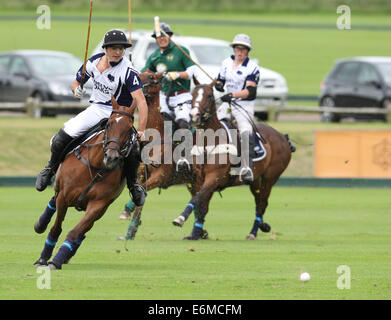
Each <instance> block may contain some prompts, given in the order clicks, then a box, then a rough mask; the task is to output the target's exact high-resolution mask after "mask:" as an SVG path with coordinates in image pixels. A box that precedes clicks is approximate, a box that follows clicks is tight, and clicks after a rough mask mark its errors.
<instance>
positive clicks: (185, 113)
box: [159, 91, 193, 122]
mask: <svg viewBox="0 0 391 320" xmlns="http://www.w3.org/2000/svg"><path fill="white" fill-rule="evenodd" d="M159 98H160V112H166V113H168V114H169V115H171V116H175V121H178V120H179V119H184V120H186V121H187V122H190V110H191V100H192V98H193V97H192V95H191V93H190V92H185V93H181V94H178V95H177V96H172V97H169V101H168V103H169V104H170V106H171V107H173V108H174V110H173V111H171V110H170V109H169V107H168V105H167V102H166V98H167V96H166V95H165V94H163V93H162V92H161V91H160V95H159Z"/></svg>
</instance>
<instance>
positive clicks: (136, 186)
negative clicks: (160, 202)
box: [124, 145, 147, 207]
mask: <svg viewBox="0 0 391 320" xmlns="http://www.w3.org/2000/svg"><path fill="white" fill-rule="evenodd" d="M139 166H140V160H139V150H138V146H137V145H134V146H133V149H132V150H131V151H130V153H129V156H128V157H127V158H126V159H125V163H124V171H125V176H126V184H127V186H128V189H129V193H130V195H131V196H132V200H133V202H134V204H135V205H136V206H137V207H140V206H143V205H144V203H145V198H146V197H147V192H146V191H145V189H144V187H143V186H142V185H141V184H140V183H139V182H138V180H137V171H138V168H139Z"/></svg>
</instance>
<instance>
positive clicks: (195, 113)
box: [190, 108, 200, 122]
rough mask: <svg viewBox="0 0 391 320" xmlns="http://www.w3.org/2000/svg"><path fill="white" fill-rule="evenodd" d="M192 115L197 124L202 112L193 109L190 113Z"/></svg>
mask: <svg viewBox="0 0 391 320" xmlns="http://www.w3.org/2000/svg"><path fill="white" fill-rule="evenodd" d="M190 115H191V119H192V120H193V122H197V119H198V117H199V116H200V111H199V110H198V108H193V109H191V111H190Z"/></svg>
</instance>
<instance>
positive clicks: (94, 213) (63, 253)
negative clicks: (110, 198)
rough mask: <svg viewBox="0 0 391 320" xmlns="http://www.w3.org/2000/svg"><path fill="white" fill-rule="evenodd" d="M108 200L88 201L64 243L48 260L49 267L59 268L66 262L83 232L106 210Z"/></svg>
mask: <svg viewBox="0 0 391 320" xmlns="http://www.w3.org/2000/svg"><path fill="white" fill-rule="evenodd" d="M109 204H110V202H109V203H108V202H107V201H102V200H100V201H90V202H89V203H88V205H87V209H86V213H85V214H84V215H83V217H82V218H81V220H80V222H79V223H78V224H77V225H76V226H75V228H73V229H72V230H71V231H70V232H69V233H68V235H67V237H66V239H65V241H64V243H63V244H62V246H61V247H60V249H59V250H58V252H57V254H56V255H55V257H54V258H53V260H52V261H50V262H49V267H50V268H51V269H61V268H62V265H63V264H64V263H67V262H68V261H69V260H70V259H71V258H72V257H73V256H74V255H75V253H76V251H77V249H78V248H79V247H80V244H81V242H82V241H83V240H84V238H85V234H86V233H87V232H88V231H89V230H90V229H91V228H92V226H93V225H94V222H95V221H96V220H98V219H100V218H101V217H102V216H103V214H104V213H105V212H106V210H107V207H108V206H109Z"/></svg>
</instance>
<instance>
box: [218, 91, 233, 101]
mask: <svg viewBox="0 0 391 320" xmlns="http://www.w3.org/2000/svg"><path fill="white" fill-rule="evenodd" d="M232 98H233V96H232V93H227V94H225V95H223V96H222V97H221V101H223V102H228V103H229V102H231V100H232Z"/></svg>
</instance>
